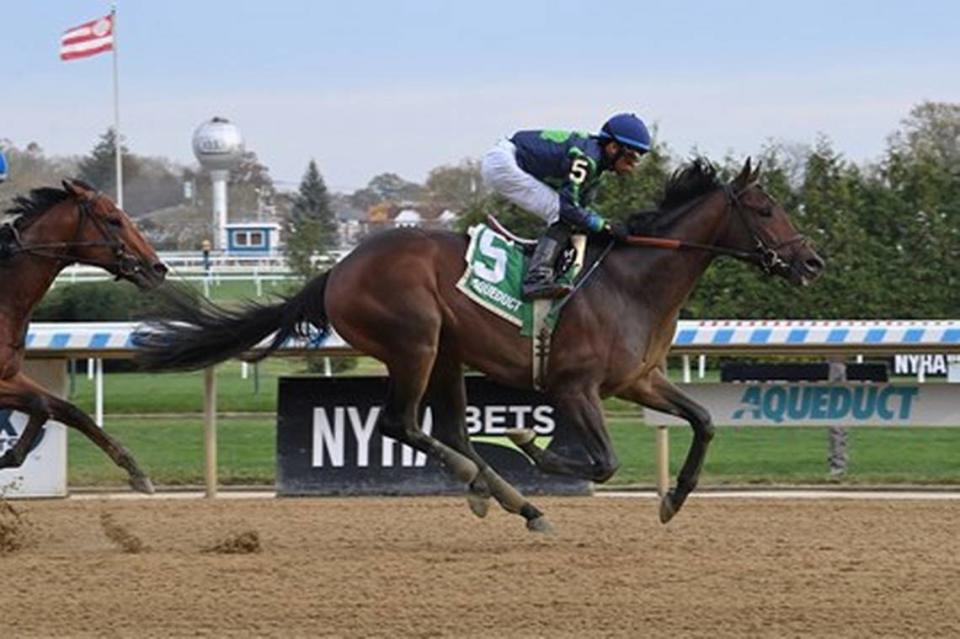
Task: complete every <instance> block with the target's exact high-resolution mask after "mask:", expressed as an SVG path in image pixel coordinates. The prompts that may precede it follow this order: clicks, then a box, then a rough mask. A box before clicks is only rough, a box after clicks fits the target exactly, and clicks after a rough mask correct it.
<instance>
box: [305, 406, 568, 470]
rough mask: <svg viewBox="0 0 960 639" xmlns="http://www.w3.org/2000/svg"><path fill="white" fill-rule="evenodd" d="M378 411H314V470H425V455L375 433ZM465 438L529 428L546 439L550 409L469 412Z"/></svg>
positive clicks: (429, 423) (427, 423) (428, 418)
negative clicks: (347, 468) (378, 468)
mask: <svg viewBox="0 0 960 639" xmlns="http://www.w3.org/2000/svg"><path fill="white" fill-rule="evenodd" d="M380 410H381V409H380V407H379V406H376V407H373V408H365V407H364V408H361V407H357V406H334V407H332V408H324V407H320V406H317V407H315V408H314V409H313V457H312V465H313V466H314V467H332V468H341V467H343V466H356V467H359V468H366V467H368V466H380V467H383V468H389V467H393V466H402V467H420V466H425V465H426V463H427V457H426V455H425V454H423V453H421V452H418V451H415V450H413V449H412V448H410V447H409V446H407V445H405V444H400V442H398V441H396V440H395V439H392V438H390V437H381V436H380V435H379V434H378V433H377V432H376V428H375V427H376V424H377V418H378V417H379V416H380ZM466 422H467V432H468V433H469V434H470V435H486V436H500V435H503V434H504V433H505V432H506V430H507V429H508V428H514V427H516V428H530V429H533V431H534V432H536V433H537V434H539V435H551V434H552V433H553V431H554V429H555V427H556V423H555V422H554V419H553V407H552V406H545V405H542V406H522V405H521V406H503V405H500V406H496V405H488V406H482V407H481V406H468V407H467V411H466ZM420 427H421V429H422V430H423V432H425V433H427V434H428V435H429V434H430V433H431V432H432V430H433V411H432V410H430V409H429V408H428V409H427V410H426V411H424V414H423V420H422V421H421V423H420Z"/></svg>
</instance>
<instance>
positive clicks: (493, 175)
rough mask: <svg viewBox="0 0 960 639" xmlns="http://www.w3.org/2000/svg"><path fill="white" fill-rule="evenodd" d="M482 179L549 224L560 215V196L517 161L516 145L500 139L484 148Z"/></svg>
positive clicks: (481, 168)
mask: <svg viewBox="0 0 960 639" xmlns="http://www.w3.org/2000/svg"><path fill="white" fill-rule="evenodd" d="M480 174H481V175H482V176H483V183H484V184H486V185H487V186H488V187H489V188H490V189H492V190H493V191H495V192H497V193H499V194H500V195H502V196H503V197H505V198H507V199H508V200H510V201H511V202H512V203H514V204H516V205H517V206H519V207H520V208H522V209H523V210H525V211H529V212H530V213H533V214H535V215H537V216H539V217H540V218H542V219H543V220H544V221H545V222H546V223H547V224H548V225H550V224H553V223H554V222H556V221H557V220H559V219H560V196H559V194H557V192H556V191H554V190H553V189H551V188H550V187H549V186H547V185H546V184H544V183H543V182H541V181H540V180H538V179H537V178H535V177H533V176H532V175H530V174H529V173H527V172H526V171H524V170H523V169H521V168H520V165H519V164H517V147H516V146H514V144H513V142H511V141H510V140H507V139H503V140H500V142H498V143H497V145H496V146H495V147H493V148H492V149H490V150H489V151H487V152H486V154H485V155H484V156H483V160H482V161H481V163H480Z"/></svg>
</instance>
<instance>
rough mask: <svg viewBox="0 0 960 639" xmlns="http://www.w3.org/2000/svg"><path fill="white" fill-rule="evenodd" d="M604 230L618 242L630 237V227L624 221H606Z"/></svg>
mask: <svg viewBox="0 0 960 639" xmlns="http://www.w3.org/2000/svg"><path fill="white" fill-rule="evenodd" d="M603 232H604V233H606V234H607V235H609V236H610V237H612V238H614V239H615V240H617V241H618V242H624V241H626V239H627V238H628V237H630V229H629V228H627V225H626V224H624V223H622V222H606V223H605V224H604V225H603Z"/></svg>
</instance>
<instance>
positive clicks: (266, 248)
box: [226, 222, 282, 255]
mask: <svg viewBox="0 0 960 639" xmlns="http://www.w3.org/2000/svg"><path fill="white" fill-rule="evenodd" d="M226 229H227V253H228V254H229V255H270V254H272V253H274V252H276V251H277V249H278V248H280V247H281V246H282V244H281V241H280V225H279V224H277V223H275V222H233V223H230V224H227V227H226Z"/></svg>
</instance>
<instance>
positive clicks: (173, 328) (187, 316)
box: [134, 273, 330, 371]
mask: <svg viewBox="0 0 960 639" xmlns="http://www.w3.org/2000/svg"><path fill="white" fill-rule="evenodd" d="M328 275H329V273H323V274H322V275H320V276H318V277H316V278H314V279H313V280H311V281H310V282H309V283H308V284H307V285H306V286H305V287H304V288H303V290H301V291H300V292H299V293H297V294H296V295H294V296H292V297H289V298H286V299H284V301H282V302H280V303H279V304H257V303H253V302H251V303H248V304H246V305H245V306H243V307H242V308H239V309H236V310H231V309H226V308H223V307H222V306H218V305H216V304H214V303H213V302H210V301H208V300H205V299H201V300H199V301H198V300H195V299H190V298H188V297H187V296H185V295H176V294H174V295H168V296H166V300H165V302H166V308H165V309H164V312H163V314H162V317H160V318H158V319H153V320H150V321H148V322H147V323H146V327H145V328H144V329H142V330H141V331H139V332H138V333H137V334H136V335H135V338H134V339H135V343H136V346H137V353H136V355H135V356H134V359H135V361H136V362H137V364H139V366H140V367H141V368H143V369H145V370H153V371H159V370H198V369H201V368H206V367H208V366H211V365H213V364H216V363H218V362H222V361H224V360H227V359H230V358H231V357H238V356H241V355H245V354H246V355H245V356H244V359H247V360H250V361H258V360H261V359H263V358H264V357H266V356H267V355H269V354H270V353H272V352H273V351H275V350H277V349H278V348H280V347H281V346H282V345H283V343H284V342H285V341H287V339H289V338H290V337H293V336H296V337H307V336H308V335H309V327H310V325H313V326H315V327H316V328H317V329H318V330H319V331H320V333H321V334H326V333H328V332H329V331H330V323H329V320H328V319H327V313H326V310H325V309H324V304H323V295H324V291H325V289H326V287H327V276H328ZM271 334H274V335H273V338H272V339H271V340H270V342H269V343H268V344H266V345H265V346H264V347H263V348H262V349H257V350H256V351H254V352H251V349H253V348H254V347H255V346H257V344H259V343H261V342H262V341H263V340H265V339H266V338H267V337H269V336H270V335H271Z"/></svg>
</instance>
